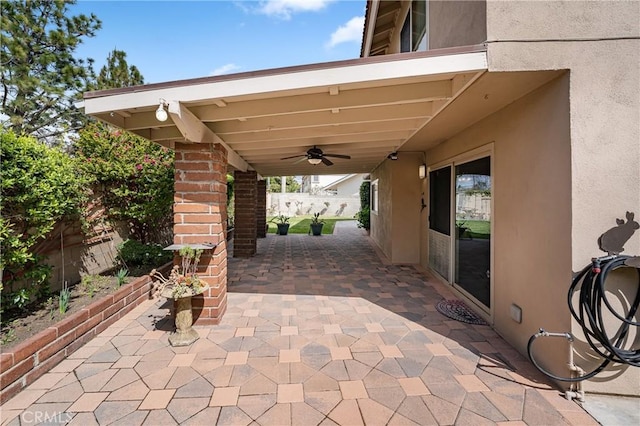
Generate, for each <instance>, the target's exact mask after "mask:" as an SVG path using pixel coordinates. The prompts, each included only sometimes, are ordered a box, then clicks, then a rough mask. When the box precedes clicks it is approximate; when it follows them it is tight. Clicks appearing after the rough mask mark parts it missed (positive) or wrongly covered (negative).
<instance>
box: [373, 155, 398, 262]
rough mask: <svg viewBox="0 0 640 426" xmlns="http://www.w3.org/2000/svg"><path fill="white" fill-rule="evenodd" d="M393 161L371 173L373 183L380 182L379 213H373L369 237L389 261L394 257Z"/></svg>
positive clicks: (386, 162)
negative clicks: (392, 243)
mask: <svg viewBox="0 0 640 426" xmlns="http://www.w3.org/2000/svg"><path fill="white" fill-rule="evenodd" d="M391 163H392V162H391V161H388V160H387V161H385V162H383V163H382V164H381V165H380V166H378V168H377V169H375V170H374V171H373V172H372V173H371V183H372V184H373V182H375V181H376V180H378V212H377V213H376V212H373V211H372V212H371V230H370V232H369V235H370V236H371V238H372V239H373V241H374V242H375V243H376V244H377V245H378V247H379V248H380V250H382V252H383V253H384V255H385V256H387V258H388V259H389V260H391V259H392V257H393V252H392V245H391V241H392V237H393V217H392V214H393V209H392V196H393V193H392V188H393V184H392V181H391V180H392V170H391V166H392V164H391Z"/></svg>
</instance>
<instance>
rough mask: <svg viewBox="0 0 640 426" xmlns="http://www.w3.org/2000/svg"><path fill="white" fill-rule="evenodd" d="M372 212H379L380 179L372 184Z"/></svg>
mask: <svg viewBox="0 0 640 426" xmlns="http://www.w3.org/2000/svg"><path fill="white" fill-rule="evenodd" d="M371 211H372V212H376V213H377V212H378V179H376V180H374V181H373V182H371Z"/></svg>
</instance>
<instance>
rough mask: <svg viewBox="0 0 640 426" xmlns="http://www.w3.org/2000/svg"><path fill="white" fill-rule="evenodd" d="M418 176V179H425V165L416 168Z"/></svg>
mask: <svg viewBox="0 0 640 426" xmlns="http://www.w3.org/2000/svg"><path fill="white" fill-rule="evenodd" d="M418 176H420V179H424V178H426V177H427V165H426V164H420V167H419V168H418Z"/></svg>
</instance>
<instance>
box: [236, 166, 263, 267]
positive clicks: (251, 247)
mask: <svg viewBox="0 0 640 426" xmlns="http://www.w3.org/2000/svg"><path fill="white" fill-rule="evenodd" d="M257 178H258V176H257V174H256V172H255V171H247V172H240V171H236V172H235V183H234V194H235V230H234V231H233V232H234V236H233V257H251V256H253V255H254V254H256V235H257V232H256V200H257V195H258V187H257V183H258V180H257Z"/></svg>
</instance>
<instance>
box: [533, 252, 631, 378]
mask: <svg viewBox="0 0 640 426" xmlns="http://www.w3.org/2000/svg"><path fill="white" fill-rule="evenodd" d="M627 259H630V257H629V256H619V255H616V256H605V257H600V258H594V259H593V260H592V263H591V265H588V266H586V267H585V268H584V269H583V270H582V271H580V273H579V274H578V275H576V277H575V278H574V279H573V281H572V282H571V286H570V287H569V292H568V296H567V302H568V305H569V309H570V311H571V315H572V316H573V318H575V320H576V321H577V322H578V324H579V325H580V327H581V328H582V331H583V333H584V335H585V337H586V340H587V343H589V346H591V348H592V349H593V350H594V351H595V352H596V353H598V354H599V355H600V356H601V357H602V358H604V361H603V362H602V364H600V365H599V366H598V367H596V369H595V370H593V371H591V372H589V373H587V374H585V375H582V376H580V377H560V376H556V375H554V374H552V373H550V372H548V371H546V370H545V369H544V368H542V367H541V366H540V365H538V363H537V362H536V361H535V359H534V358H533V353H532V346H533V342H534V341H535V340H536V339H537V338H538V337H540V336H543V335H544V334H543V333H542V331H541V333H537V334H534V335H533V336H531V338H530V339H529V343H528V344H527V353H528V354H529V359H530V360H531V362H532V363H533V365H534V366H535V367H536V368H537V369H538V370H540V371H541V372H542V373H543V374H545V375H547V376H549V377H551V378H552V379H555V380H560V381H564V382H579V381H582V380H586V379H590V378H591V377H593V376H595V375H596V374H598V373H600V372H601V371H602V370H603V369H604V368H605V367H606V366H607V365H609V363H611V362H614V363H620V364H628V365H632V366H635V367H640V349H622V347H621V346H622V344H624V342H625V341H626V338H627V335H628V333H629V328H630V327H631V326H635V327H638V326H639V325H640V322H635V321H632V319H633V317H634V316H635V315H636V312H637V311H638V307H640V268H635V269H636V271H637V273H638V287H637V291H636V296H635V300H634V301H633V303H632V304H631V306H630V307H629V311H628V312H627V314H626V315H625V316H622V315H620V314H619V313H618V312H616V311H615V310H614V309H613V307H612V306H611V303H610V302H609V300H608V299H607V295H606V292H605V281H606V280H607V275H608V274H609V272H611V271H613V270H614V269H617V268H621V267H629V266H627V265H625V261H626V260H627ZM578 286H580V297H579V298H578V307H577V309H576V307H574V302H573V300H572V296H573V294H574V292H575V291H576V289H577V288H578ZM603 306H604V307H606V308H607V310H608V311H609V312H610V313H611V314H613V315H614V316H615V317H616V318H618V319H619V320H620V321H621V323H620V327H619V328H618V330H617V331H616V334H615V335H614V336H609V335H608V334H607V331H606V328H605V325H604V320H603ZM605 312H606V311H605Z"/></svg>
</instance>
